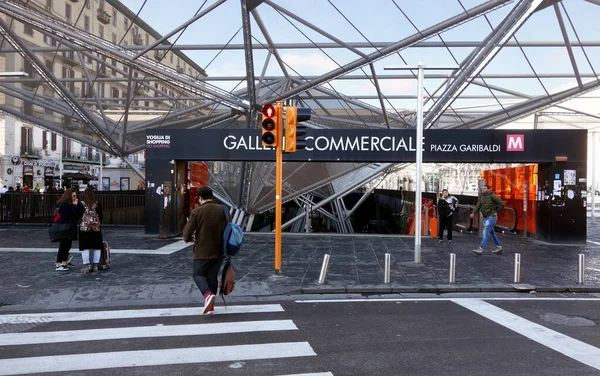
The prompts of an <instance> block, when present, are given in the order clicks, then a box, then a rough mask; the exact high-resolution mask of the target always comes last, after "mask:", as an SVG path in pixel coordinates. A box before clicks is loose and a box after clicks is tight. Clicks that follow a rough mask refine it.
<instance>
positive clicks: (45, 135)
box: [42, 131, 48, 150]
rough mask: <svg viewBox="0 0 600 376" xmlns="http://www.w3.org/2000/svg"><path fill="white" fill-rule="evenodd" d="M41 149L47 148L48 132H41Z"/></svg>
mask: <svg viewBox="0 0 600 376" xmlns="http://www.w3.org/2000/svg"><path fill="white" fill-rule="evenodd" d="M42 149H44V150H48V132H46V131H43V132H42Z"/></svg>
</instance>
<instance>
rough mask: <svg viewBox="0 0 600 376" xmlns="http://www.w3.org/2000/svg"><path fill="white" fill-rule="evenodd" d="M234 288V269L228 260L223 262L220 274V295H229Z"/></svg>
mask: <svg viewBox="0 0 600 376" xmlns="http://www.w3.org/2000/svg"><path fill="white" fill-rule="evenodd" d="M234 287H235V269H234V268H233V265H231V262H230V261H229V260H226V261H225V266H223V273H222V274H221V282H220V283H219V290H220V295H221V297H223V295H229V294H230V293H231V292H232V291H233V288H234Z"/></svg>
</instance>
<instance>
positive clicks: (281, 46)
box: [2, 0, 600, 53]
mask: <svg viewBox="0 0 600 376" xmlns="http://www.w3.org/2000/svg"><path fill="white" fill-rule="evenodd" d="M588 1H589V0H588ZM595 1H599V2H600V0H595ZM393 43H394V42H393V41H389V42H375V41H371V42H345V45H341V44H339V43H331V42H323V43H319V42H316V43H302V42H299V43H275V44H273V48H276V49H278V50H307V49H324V50H327V49H340V48H353V49H361V48H362V49H373V48H384V47H388V46H389V45H391V44H393ZM480 45H481V41H475V40H473V41H467V40H461V41H446V40H444V42H436V41H430V40H427V41H422V42H419V43H415V44H414V45H413V47H415V48H452V49H454V48H476V47H479V46H480ZM571 45H572V46H573V47H600V41H598V40H587V41H581V42H572V43H571ZM507 47H508V48H519V47H527V48H548V47H565V43H564V42H563V41H519V43H517V42H514V41H509V42H507V43H506V44H505V45H504V48H507ZM122 48H123V50H125V51H142V50H144V49H146V48H148V46H145V45H141V46H137V45H128V46H122ZM243 49H244V45H243V44H242V43H230V44H219V43H215V44H176V45H171V44H163V45H158V46H153V47H152V50H154V51H167V50H169V51H221V50H228V51H234V50H243ZM252 49H253V50H270V49H271V47H270V46H268V45H265V44H261V43H253V44H252ZM32 51H33V52H55V51H57V52H64V51H86V48H85V47H81V46H76V47H75V48H74V49H70V48H68V47H32ZM15 52H17V50H15V49H14V48H11V47H3V48H2V53H15Z"/></svg>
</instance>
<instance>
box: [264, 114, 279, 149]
mask: <svg viewBox="0 0 600 376" xmlns="http://www.w3.org/2000/svg"><path fill="white" fill-rule="evenodd" d="M281 110H282V105H281V104H280V103H277V105H275V106H273V105H272V104H266V105H264V106H263V108H262V144H263V146H268V147H272V148H274V147H276V146H277V145H278V144H279V142H280V141H279V140H280V139H281V129H282V128H283V126H282V123H283V114H282V113H281Z"/></svg>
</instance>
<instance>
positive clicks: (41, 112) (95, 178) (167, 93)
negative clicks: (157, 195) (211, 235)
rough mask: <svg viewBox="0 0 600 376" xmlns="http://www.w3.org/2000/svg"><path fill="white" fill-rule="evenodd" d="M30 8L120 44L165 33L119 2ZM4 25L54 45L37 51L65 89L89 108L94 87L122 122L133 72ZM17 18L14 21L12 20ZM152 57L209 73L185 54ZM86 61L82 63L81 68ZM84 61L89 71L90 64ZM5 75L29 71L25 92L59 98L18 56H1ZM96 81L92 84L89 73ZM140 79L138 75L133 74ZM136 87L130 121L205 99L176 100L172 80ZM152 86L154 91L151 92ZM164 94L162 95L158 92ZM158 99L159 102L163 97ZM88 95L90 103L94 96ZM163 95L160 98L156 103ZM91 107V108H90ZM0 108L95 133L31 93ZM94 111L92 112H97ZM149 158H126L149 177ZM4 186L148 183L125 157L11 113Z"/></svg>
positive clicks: (195, 73)
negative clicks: (32, 97)
mask: <svg viewBox="0 0 600 376" xmlns="http://www.w3.org/2000/svg"><path fill="white" fill-rule="evenodd" d="M27 6H28V7H30V8H32V9H34V10H36V11H39V12H41V13H43V14H44V15H47V16H50V17H53V18H56V19H58V20H61V21H63V22H66V23H68V24H70V25H72V26H74V27H77V28H79V29H80V30H81V31H82V32H85V33H90V34H93V35H95V36H97V37H100V38H102V39H104V40H106V41H107V42H110V43H112V44H115V45H119V46H123V47H126V46H133V45H137V46H145V45H149V44H151V43H153V42H155V41H156V40H158V39H160V38H161V35H160V34H159V33H158V32H157V31H156V30H154V29H153V28H151V27H150V26H149V25H148V24H146V23H145V22H144V21H143V20H141V19H139V18H137V17H136V16H135V13H133V12H132V11H131V10H129V9H128V8H127V7H126V6H124V5H123V4H122V3H121V2H119V1H115V0H81V1H80V0H31V1H29V2H28V3H27ZM2 17H4V19H5V21H7V23H9V24H10V25H11V27H12V28H13V29H14V30H15V31H16V32H17V34H18V35H19V36H20V37H21V38H22V39H23V40H24V41H26V42H27V44H28V45H29V46H30V47H48V48H47V49H46V50H44V51H41V52H36V55H37V57H38V58H40V60H41V61H42V62H44V64H45V66H46V67H47V68H48V69H49V70H50V71H51V72H52V73H53V74H54V75H55V77H57V78H58V79H59V80H61V82H62V83H63V84H64V86H65V87H66V88H67V89H68V90H69V91H70V92H71V93H72V94H73V95H74V96H75V97H76V98H77V99H78V100H81V101H84V102H83V103H84V106H85V105H86V104H87V106H86V107H87V108H89V109H90V110H92V111H93V110H97V108H95V101H94V98H93V93H92V90H95V91H96V93H97V96H98V97H101V98H103V99H102V102H103V111H104V112H105V113H106V114H107V115H108V116H110V117H111V118H114V119H117V120H118V119H119V118H120V117H121V116H122V114H123V113H124V110H125V108H126V105H127V103H126V102H127V99H128V82H127V79H128V76H129V73H130V72H129V68H128V67H127V66H126V65H124V64H120V63H118V62H116V61H114V60H111V59H103V58H102V56H100V55H93V54H91V53H90V52H89V51H88V52H86V51H82V53H81V55H79V54H78V53H77V52H73V51H58V50H55V49H54V48H49V47H56V48H59V47H60V46H59V43H60V40H59V39H57V38H56V37H54V36H52V35H48V34H46V33H45V32H42V31H40V30H38V29H36V28H34V27H32V26H31V25H29V24H26V23H21V22H19V21H16V20H11V19H8V18H7V17H6V16H5V15H3V16H2ZM11 21H12V22H11ZM147 57H149V58H152V59H153V60H155V61H156V62H158V63H160V64H164V65H166V66H169V67H171V68H174V69H176V70H177V71H178V72H179V73H185V74H188V75H190V76H192V77H201V76H205V73H204V70H202V68H200V67H199V66H197V65H196V64H195V63H194V62H193V61H191V60H190V59H189V58H188V57H187V56H185V55H184V54H183V53H181V52H180V51H153V52H152V53H148V54H147ZM82 60H83V64H82ZM84 64H85V66H84ZM0 71H3V72H25V73H26V74H27V75H28V76H29V78H38V79H39V80H38V81H33V80H28V81H24V82H23V83H21V84H18V85H20V87H21V89H22V90H23V92H24V93H25V94H27V93H34V95H35V96H38V97H40V98H44V99H45V100H48V101H52V100H53V98H56V97H58V96H57V94H56V93H55V92H54V90H53V89H52V88H51V86H50V85H48V84H47V83H45V81H44V80H42V79H40V76H39V75H38V73H37V72H36V71H35V69H34V68H33V66H32V65H31V64H30V63H29V62H28V61H27V60H25V59H23V57H21V56H20V55H19V54H18V53H3V54H0ZM86 71H87V72H88V74H89V75H90V76H91V78H92V79H94V81H93V85H94V86H93V88H92V87H91V86H90V84H89V81H88V79H87V77H86V75H85V72H86ZM131 73H132V77H133V78H134V79H135V78H138V72H137V71H134V72H131ZM144 84H145V85H136V93H135V94H136V95H135V97H134V98H133V100H132V101H131V102H130V103H129V108H128V110H129V120H130V121H132V122H133V121H135V120H136V117H139V119H140V120H147V119H149V118H152V116H155V117H156V116H160V115H161V114H164V113H166V112H167V111H169V110H170V109H171V108H172V107H173V106H175V108H179V106H182V105H196V104H200V102H198V101H195V102H192V101H189V103H187V102H186V101H181V100H179V101H175V99H176V98H177V97H178V96H179V95H180V92H178V90H177V89H176V88H175V87H171V86H170V85H169V84H168V83H167V82H163V81H158V80H154V81H152V80H148V81H145V82H144ZM150 88H152V89H153V90H150ZM159 93H160V94H159ZM158 97H160V99H158ZM88 98H89V99H88ZM155 98H157V99H155ZM87 102H89V103H87ZM0 103H2V104H5V105H8V106H10V107H13V108H15V109H18V110H19V111H20V112H22V113H23V114H25V115H29V116H33V117H35V118H39V119H41V120H43V121H45V122H48V123H51V124H60V126H61V127H62V128H63V129H65V130H68V131H70V132H73V133H76V134H81V135H89V134H91V133H92V132H91V131H90V129H89V128H88V127H87V126H86V125H84V124H83V123H81V122H80V121H78V120H76V119H75V118H74V117H72V116H69V115H66V114H60V113H58V112H56V111H53V110H52V109H49V108H43V107H41V106H37V105H36V104H34V102H33V101H32V100H28V98H27V95H11V94H9V93H6V92H1V93H0ZM92 106H94V107H92ZM143 156H144V153H143V152H140V153H136V154H133V155H130V156H129V157H128V159H129V160H130V162H131V163H132V164H134V165H135V167H137V168H138V169H140V170H141V171H142V173H143V168H144V158H143ZM0 181H1V182H2V184H3V185H7V186H14V187H15V188H16V187H17V186H23V185H25V184H26V185H28V186H29V187H33V188H35V187H39V188H42V187H47V186H51V185H54V186H58V185H61V184H62V185H64V184H65V183H67V184H69V183H70V181H73V182H78V183H79V184H81V183H84V184H86V183H88V184H94V185H97V186H98V187H99V189H103V188H104V189H107V188H108V189H111V190H124V189H136V188H137V187H138V185H139V182H140V181H143V179H142V178H141V177H139V176H137V175H136V174H135V173H134V171H133V170H132V169H131V168H130V167H129V165H127V164H125V163H124V161H123V160H122V159H120V158H116V157H114V156H111V155H109V154H107V153H104V152H101V151H99V150H98V149H96V148H95V147H94V145H85V144H81V143H80V142H78V141H75V140H72V139H69V138H65V137H62V135H60V134H56V133H55V132H51V131H49V130H45V129H42V128H40V127H38V126H34V125H32V124H29V123H27V122H23V121H21V120H20V119H17V118H14V117H13V116H11V115H8V114H1V115H0Z"/></svg>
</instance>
